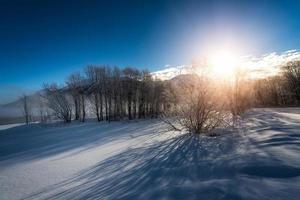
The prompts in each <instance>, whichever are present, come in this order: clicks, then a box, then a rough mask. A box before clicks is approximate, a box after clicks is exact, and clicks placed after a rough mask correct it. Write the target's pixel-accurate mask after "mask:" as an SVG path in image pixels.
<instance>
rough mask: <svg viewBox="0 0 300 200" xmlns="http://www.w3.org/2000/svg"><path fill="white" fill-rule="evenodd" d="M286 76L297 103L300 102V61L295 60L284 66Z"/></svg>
mask: <svg viewBox="0 0 300 200" xmlns="http://www.w3.org/2000/svg"><path fill="white" fill-rule="evenodd" d="M284 76H285V77H286V79H287V81H288V84H289V86H290V89H291V91H292V92H293V94H294V98H295V99H296V101H297V104H299V103H300V61H293V62H289V63H287V65H286V66H284Z"/></svg>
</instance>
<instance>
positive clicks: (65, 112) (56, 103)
mask: <svg viewBox="0 0 300 200" xmlns="http://www.w3.org/2000/svg"><path fill="white" fill-rule="evenodd" d="M44 89H45V92H46V95H45V97H46V99H47V104H48V107H49V108H50V109H51V110H53V112H54V115H55V116H56V117H57V118H58V119H62V120H63V121H64V122H67V123H69V122H71V118H72V105H71V103H70V101H69V99H68V98H67V95H66V93H65V91H64V90H63V89H61V88H58V86H57V85H55V84H52V85H44Z"/></svg>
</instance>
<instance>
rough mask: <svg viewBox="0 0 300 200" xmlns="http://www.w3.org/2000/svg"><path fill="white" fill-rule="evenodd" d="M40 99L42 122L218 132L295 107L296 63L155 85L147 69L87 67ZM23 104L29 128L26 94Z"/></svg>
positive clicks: (299, 78)
mask: <svg viewBox="0 0 300 200" xmlns="http://www.w3.org/2000/svg"><path fill="white" fill-rule="evenodd" d="M40 95H41V106H40V107H41V109H40V121H42V122H46V121H48V120H51V119H59V120H62V121H64V122H65V123H69V122H71V121H72V120H77V121H80V122H85V120H86V118H87V117H89V118H96V119H97V120H98V121H99V122H100V121H107V122H111V121H119V120H132V119H141V118H158V117H159V118H161V119H162V120H163V121H165V122H166V123H167V124H169V125H170V128H172V129H174V130H182V129H186V130H188V131H189V132H193V133H211V132H212V131H213V130H214V129H215V128H217V127H223V126H231V125H234V124H235V123H236V122H237V120H238V119H239V117H240V116H241V115H242V114H243V113H244V112H245V111H246V110H247V109H249V108H255V107H290V106H299V103H300V61H294V62H289V63H287V64H286V65H284V66H282V67H281V72H280V73H279V74H277V75H276V76H269V77H263V78H257V79H250V78H249V77H248V76H247V72H245V71H242V70H239V69H236V70H235V73H234V74H233V75H232V77H230V79H227V80H216V79H213V78H212V77H208V76H205V73H202V74H201V75H199V74H196V73H194V74H183V75H179V76H177V77H174V78H172V79H171V80H159V79H157V78H156V79H154V78H153V77H152V75H151V73H150V72H149V71H148V70H138V69H136V68H131V67H126V68H123V69H121V68H119V67H110V66H105V65H90V66H87V67H86V68H85V69H84V73H83V74H81V73H79V72H77V73H73V74H71V75H69V76H68V77H67V78H66V82H65V84H64V85H57V84H55V83H53V84H44V89H43V92H42V93H41V94H40ZM22 102H23V106H22V109H23V113H24V117H25V120H26V122H27V123H29V121H30V119H31V118H32V117H31V111H30V106H29V105H30V103H29V102H28V98H27V96H26V95H24V96H23V97H22Z"/></svg>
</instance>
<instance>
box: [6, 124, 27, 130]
mask: <svg viewBox="0 0 300 200" xmlns="http://www.w3.org/2000/svg"><path fill="white" fill-rule="evenodd" d="M21 125H24V123H17V124H5V125H0V131H2V130H6V129H10V128H13V127H16V126H21Z"/></svg>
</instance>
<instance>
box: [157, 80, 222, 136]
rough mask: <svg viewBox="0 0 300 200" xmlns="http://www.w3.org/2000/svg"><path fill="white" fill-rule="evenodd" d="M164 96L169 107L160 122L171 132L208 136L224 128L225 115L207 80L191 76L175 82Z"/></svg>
mask: <svg viewBox="0 0 300 200" xmlns="http://www.w3.org/2000/svg"><path fill="white" fill-rule="evenodd" d="M167 95H168V101H169V102H170V103H171V105H170V106H169V108H168V109H167V110H165V112H164V114H163V120H164V121H165V122H166V123H168V124H169V125H170V126H171V127H172V128H173V129H175V130H183V129H186V130H188V131H189V132H190V133H195V134H203V133H208V134H212V133H213V130H214V129H215V128H217V127H219V126H222V125H224V124H225V123H224V122H225V121H224V119H225V112H223V107H222V105H221V104H219V103H218V101H217V98H216V96H215V95H214V92H213V88H211V87H210V85H209V80H208V79H205V78H202V77H199V76H197V75H192V76H190V77H189V79H184V80H182V81H178V82H176V83H175V84H174V85H173V86H172V87H171V90H170V91H168V92H167Z"/></svg>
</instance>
